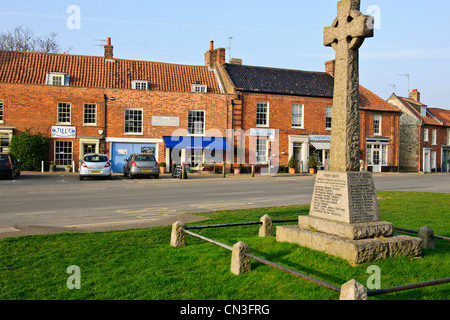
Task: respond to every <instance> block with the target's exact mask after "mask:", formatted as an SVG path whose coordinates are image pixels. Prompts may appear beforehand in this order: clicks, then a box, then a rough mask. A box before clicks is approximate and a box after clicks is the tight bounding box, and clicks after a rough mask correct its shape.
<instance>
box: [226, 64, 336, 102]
mask: <svg viewBox="0 0 450 320" xmlns="http://www.w3.org/2000/svg"><path fill="white" fill-rule="evenodd" d="M224 67H225V70H226V71H227V73H228V75H229V76H230V78H231V81H233V83H234V85H235V87H236V89H238V90H240V91H247V92H261V93H274V94H292V95H298V96H310V97H323V98H333V89H334V78H333V77H332V76H331V75H329V74H328V73H325V72H310V71H300V70H289V69H277V68H265V67H254V66H245V65H235V64H225V66H224Z"/></svg>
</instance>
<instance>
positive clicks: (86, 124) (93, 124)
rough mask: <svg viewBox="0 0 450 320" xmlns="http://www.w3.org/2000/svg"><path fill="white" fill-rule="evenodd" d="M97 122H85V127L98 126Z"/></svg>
mask: <svg viewBox="0 0 450 320" xmlns="http://www.w3.org/2000/svg"><path fill="white" fill-rule="evenodd" d="M97 126H98V125H97V124H96V123H83V127H97Z"/></svg>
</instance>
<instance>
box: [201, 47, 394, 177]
mask: <svg viewBox="0 0 450 320" xmlns="http://www.w3.org/2000/svg"><path fill="white" fill-rule="evenodd" d="M215 54H216V55H217V56H220V55H224V54H225V53H224V51H223V49H222V50H219V49H217V50H213V48H211V50H210V53H208V54H207V56H208V57H209V56H214V55H215ZM215 61H216V62H217V65H216V68H217V70H218V73H219V77H220V78H221V80H222V82H223V87H224V90H225V91H226V92H227V93H232V94H235V95H237V97H236V100H234V101H233V116H232V119H233V120H232V129H233V130H238V129H242V130H243V131H244V136H245V137H246V139H247V140H246V144H245V145H246V149H245V159H246V161H244V162H243V161H240V162H241V163H253V162H254V163H255V164H267V163H268V162H269V161H271V163H272V164H273V163H277V164H279V165H280V166H287V164H288V161H289V159H291V157H294V158H295V160H296V162H297V171H302V172H306V171H307V170H308V159H309V158H310V156H312V155H314V156H315V157H316V159H317V161H318V163H319V167H320V168H321V169H327V168H328V164H329V158H330V157H329V155H330V138H331V119H332V110H333V108H332V105H333V90H334V78H333V74H334V61H329V62H327V63H326V66H325V68H326V72H309V71H300V70H286V69H275V68H265V67H253V66H244V65H242V61H241V60H237V63H228V64H227V63H225V62H224V61H225V59H224V58H216V59H215ZM399 116H400V110H399V109H398V108H395V107H393V106H392V105H390V104H388V103H387V102H386V101H384V100H383V99H381V98H380V97H378V96H376V95H375V94H374V93H372V92H371V91H369V90H368V89H366V88H364V87H362V86H361V87H360V117H361V159H362V160H363V161H365V163H366V164H367V166H368V169H369V170H371V171H375V172H381V171H398V166H399V161H398V157H399V153H398V148H399ZM276 132H278V134H279V137H278V138H276V139H275V138H274V135H275V134H276ZM237 140H238V141H241V140H242V139H241V138H239V137H238V138H237ZM271 140H276V141H277V142H278V143H277V145H276V146H275V148H274V144H273V141H271ZM238 153H239V151H238ZM242 156H243V155H242ZM238 162H239V161H238Z"/></svg>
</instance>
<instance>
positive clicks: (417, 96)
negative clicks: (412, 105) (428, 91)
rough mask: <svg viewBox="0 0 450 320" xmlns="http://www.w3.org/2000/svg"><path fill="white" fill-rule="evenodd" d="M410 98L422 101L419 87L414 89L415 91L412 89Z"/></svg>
mask: <svg viewBox="0 0 450 320" xmlns="http://www.w3.org/2000/svg"><path fill="white" fill-rule="evenodd" d="M409 98H410V99H412V100H414V101H416V102H420V92H419V90H417V89H414V90H413V91H411V92H410V93H409Z"/></svg>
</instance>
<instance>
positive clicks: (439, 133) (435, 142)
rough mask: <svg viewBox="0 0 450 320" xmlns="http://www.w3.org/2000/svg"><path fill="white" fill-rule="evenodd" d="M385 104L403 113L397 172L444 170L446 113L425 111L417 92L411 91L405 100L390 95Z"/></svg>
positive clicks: (446, 164) (447, 143) (446, 147)
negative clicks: (398, 168) (398, 169)
mask: <svg viewBox="0 0 450 320" xmlns="http://www.w3.org/2000/svg"><path fill="white" fill-rule="evenodd" d="M387 101H388V102H389V103H390V104H391V105H393V106H395V107H397V108H399V109H400V110H401V111H402V114H401V116H400V169H401V170H410V171H421V172H425V173H430V172H438V171H447V170H448V163H447V161H448V159H449V152H448V151H449V147H448V146H449V141H448V124H449V122H448V118H446V117H448V113H447V112H446V110H443V109H437V108H433V109H432V108H428V106H427V105H426V104H424V103H422V102H421V101H420V92H419V91H418V90H413V91H412V92H410V95H409V97H408V98H406V97H399V96H397V95H395V94H392V95H391V97H389V99H388V100H387ZM440 118H441V119H440ZM445 121H446V122H445Z"/></svg>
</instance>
